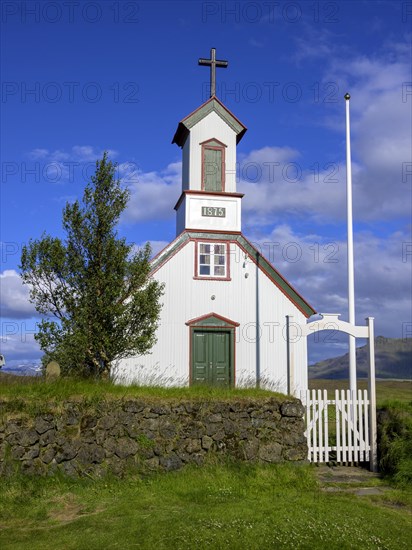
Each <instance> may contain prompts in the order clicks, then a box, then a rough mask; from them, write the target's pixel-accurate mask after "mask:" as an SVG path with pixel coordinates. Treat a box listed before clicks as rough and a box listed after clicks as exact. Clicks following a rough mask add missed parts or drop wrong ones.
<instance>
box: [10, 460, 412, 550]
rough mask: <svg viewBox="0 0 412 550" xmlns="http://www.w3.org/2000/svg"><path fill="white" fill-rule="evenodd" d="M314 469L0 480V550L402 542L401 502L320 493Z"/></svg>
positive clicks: (410, 529) (407, 526) (406, 524)
mask: <svg viewBox="0 0 412 550" xmlns="http://www.w3.org/2000/svg"><path fill="white" fill-rule="evenodd" d="M315 470H316V469H315V468H313V467H310V466H305V467H304V466H300V467H299V466H296V465H287V464H286V465H267V466H263V465H260V466H257V465H251V464H228V465H220V466H207V467H205V468H202V469H199V468H195V467H187V468H185V469H184V470H181V471H179V472H172V473H169V474H163V475H158V476H155V477H150V478H146V479H140V478H137V477H135V478H129V479H127V480H116V479H105V480H91V479H88V480H79V481H70V480H67V479H63V478H54V479H47V478H46V479H33V478H32V479H24V478H14V479H9V480H6V481H5V482H4V483H3V484H2V486H1V488H0V527H1V529H0V546H1V548H2V549H3V550H6V549H13V550H14V549H19V550H25V549H30V550H38V549H48V548H53V549H56V550H59V549H64V550H71V549H73V550H82V549H85V550H86V549H88V550H89V549H91V550H93V549H101V548H107V549H111V548H113V549H114V548H121V549H125V548H127V549H129V548H141V549H148V550H151V549H154V548H155V549H158V550H161V549H173V550H179V549H182V550H183V549H187V550H189V549H194V548H196V549H203V548H213V549H214V548H216V549H230V550H236V549H239V550H244V549H248V550H249V549H251V550H253V549H259V550H260V549H262V548H265V549H266V548H273V549H278V548H286V549H291V548H311V549H312V548H313V549H329V550H333V549H339V550H342V549H345V548H347V549H349V548H354V547H356V548H362V549H363V550H367V549H372V548H373V549H375V548H382V549H383V548H388V549H403V548H409V547H410V540H411V538H412V523H411V515H410V511H408V510H407V509H405V507H403V506H402V507H400V506H399V505H396V506H392V505H391V506H388V502H386V503H385V502H383V501H380V500H377V499H376V497H375V498H374V499H372V498H368V497H356V496H354V495H350V494H339V493H325V492H322V491H321V490H320V488H319V486H318V484H317V481H316V477H315V475H314V473H315Z"/></svg>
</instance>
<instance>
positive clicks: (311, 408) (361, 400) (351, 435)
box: [301, 390, 370, 464]
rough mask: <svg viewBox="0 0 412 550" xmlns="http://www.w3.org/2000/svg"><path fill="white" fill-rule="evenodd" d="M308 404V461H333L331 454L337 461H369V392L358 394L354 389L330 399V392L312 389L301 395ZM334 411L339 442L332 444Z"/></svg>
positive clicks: (342, 391) (359, 392) (337, 440)
mask: <svg viewBox="0 0 412 550" xmlns="http://www.w3.org/2000/svg"><path fill="white" fill-rule="evenodd" d="M301 397H302V401H303V402H304V403H305V404H306V432H305V435H306V438H307V441H308V459H309V460H310V461H311V462H315V463H320V462H329V461H330V459H331V452H333V453H336V462H338V463H341V464H345V463H353V462H355V463H358V462H368V461H369V452H370V437H369V400H368V393H367V391H366V390H363V391H362V390H358V392H357V394H355V392H351V391H350V390H346V391H345V390H340V391H339V390H335V399H333V400H331V399H328V398H327V391H326V390H308V391H307V392H305V393H304V394H302V395H301ZM331 408H332V413H333V412H334V414H335V423H336V441H335V444H334V445H332V444H331V436H330V430H329V414H330V413H331Z"/></svg>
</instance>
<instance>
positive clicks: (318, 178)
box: [0, 0, 412, 364]
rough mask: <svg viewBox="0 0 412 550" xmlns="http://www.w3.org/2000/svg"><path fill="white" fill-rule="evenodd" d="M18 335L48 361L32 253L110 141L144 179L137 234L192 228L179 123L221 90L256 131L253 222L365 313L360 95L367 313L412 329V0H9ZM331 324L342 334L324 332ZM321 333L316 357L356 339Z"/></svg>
mask: <svg viewBox="0 0 412 550" xmlns="http://www.w3.org/2000/svg"><path fill="white" fill-rule="evenodd" d="M1 10H2V13H1V17H2V23H1V25H2V29H1V31H2V33H1V34H2V38H1V40H2V44H1V46H2V48H1V49H2V53H1V76H2V97H1V168H2V181H1V235H0V241H1V266H0V271H1V274H0V277H1V278H0V284H1V332H2V335H1V339H0V346H1V350H2V353H4V354H5V355H6V358H7V360H8V362H9V364H17V363H21V362H24V361H31V360H33V359H38V358H39V357H40V355H41V354H40V351H39V350H38V348H37V345H36V343H35V342H34V340H33V332H34V331H35V326H36V321H37V320H38V317H36V312H35V310H34V309H33V306H32V305H30V303H29V302H28V299H27V288H25V287H23V286H22V285H21V282H20V278H19V274H18V264H19V259H20V251H21V246H22V244H23V243H26V242H27V241H28V240H29V239H30V238H39V237H40V236H41V234H42V232H43V231H46V232H47V233H49V234H52V235H56V236H61V237H63V233H62V229H61V212H62V208H63V206H64V204H65V202H66V201H67V200H69V201H71V200H74V199H75V198H80V197H81V195H82V191H83V188H84V185H85V181H86V179H87V177H88V176H89V175H90V174H91V173H93V170H94V163H95V160H96V159H97V158H99V157H100V156H101V154H102V151H103V150H108V151H110V156H111V158H112V160H114V161H116V162H118V163H119V168H118V173H119V177H121V178H122V181H123V183H124V185H127V186H128V187H129V188H130V191H131V201H130V204H129V207H128V209H127V211H126V212H125V214H124V216H123V218H122V222H121V225H120V227H119V233H120V234H121V235H125V236H126V237H127V239H128V240H129V241H131V242H135V243H136V244H138V245H139V244H141V243H144V242H145V241H147V240H150V241H151V242H152V245H153V249H154V251H155V252H156V251H158V250H159V249H160V248H162V247H163V246H164V245H165V244H166V243H167V242H169V241H171V240H172V239H173V238H174V236H175V218H174V214H175V213H174V210H173V206H174V204H175V202H176V200H177V198H178V196H179V194H180V169H181V165H180V161H181V150H180V149H179V148H178V147H177V146H176V145H172V144H171V140H172V137H173V134H174V132H175V129H176V127H177V124H178V122H179V120H181V119H182V118H183V117H184V116H186V115H187V114H189V113H190V112H191V111H192V110H194V109H195V108H197V107H198V106H199V105H200V104H201V103H202V102H203V101H205V100H206V99H207V97H208V96H207V85H208V79H209V71H208V69H207V68H205V67H199V66H198V65H197V60H198V58H199V57H208V56H209V52H210V48H211V47H212V46H213V47H215V48H216V49H217V57H218V58H219V59H227V60H228V61H229V67H228V68H227V69H224V70H223V69H218V70H217V95H218V97H219V98H220V99H221V100H222V101H223V102H224V103H225V104H226V105H227V107H228V108H229V109H230V110H231V111H232V112H233V113H234V114H235V115H236V116H237V117H238V118H239V119H240V120H241V121H242V122H243V123H244V124H245V125H246V126H247V127H248V132H247V133H246V135H245V137H244V138H243V140H242V141H241V143H240V144H239V147H238V161H239V162H238V189H239V190H240V191H242V192H244V193H245V197H244V199H243V232H244V234H245V235H246V236H247V237H248V238H249V239H250V240H251V241H252V242H254V243H255V245H256V246H258V247H260V249H261V250H262V252H263V253H264V254H265V255H266V256H267V257H268V258H269V259H270V260H271V261H272V263H273V264H274V265H275V267H276V268H277V269H278V270H279V271H280V272H281V273H282V274H283V275H284V276H285V277H286V278H287V279H288V280H290V281H291V282H292V284H293V285H294V286H295V287H296V288H297V289H298V290H299V292H300V293H301V294H302V295H303V296H304V297H305V298H306V299H307V300H308V301H309V302H310V303H311V304H312V305H313V306H314V307H315V309H316V310H317V311H326V312H340V313H341V314H342V318H343V319H347V298H346V296H347V290H346V244H345V239H346V218H345V216H346V203H345V200H346V198H345V197H346V187H345V185H346V184H345V101H344V99H343V95H344V94H345V92H347V91H349V92H350V93H351V96H352V99H351V126H352V160H353V197H354V220H355V225H354V230H355V235H354V239H355V295H356V318H357V323H358V324H361V323H362V324H363V322H364V318H365V317H366V316H369V315H370V316H374V317H375V319H376V321H375V322H376V333H377V334H382V335H384V336H388V337H397V338H401V337H405V336H412V321H411V264H412V244H411V243H412V237H411V204H412V203H411V183H412V174H411V172H412V164H411V150H412V148H411V125H412V75H411V23H412V3H411V2H403V1H402V2H398V1H394V0H391V1H388V2H386V1H374V2H369V1H365V2H362V1H356V2H352V1H345V2H338V1H337V2H333V1H332V2H313V1H298V2H282V1H277V2H247V1H244V2H213V1H211V2H197V1H187V2H185V1H184V2H162V1H159V2H156V1H152V2H146V1H138V2H123V1H119V2H116V1H114V2H112V1H107V2H105V1H100V2H87V1H86V2H70V1H68V2H57V1H55V2H53V1H50V2H42V1H34V2H19V1H4V2H3V3H2V4H1ZM324 334H326V333H324ZM338 340H339V341H338V342H337V343H336V344H334V345H333V346H331V343H330V341H328V340H326V341H325V338H322V337H320V342H319V343H316V344H312V345H311V348H310V360H311V361H315V360H317V359H319V358H321V357H324V356H330V355H336V354H340V353H344V352H345V351H346V342H344V341H341V340H340V339H338Z"/></svg>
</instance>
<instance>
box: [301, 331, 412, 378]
mask: <svg viewBox="0 0 412 550" xmlns="http://www.w3.org/2000/svg"><path fill="white" fill-rule="evenodd" d="M375 366H376V377H377V378H400V379H404V380H411V379H412V338H384V337H383V336H378V337H377V338H375ZM356 372H357V375H358V377H360V378H366V377H367V376H368V350H367V346H366V345H365V346H362V347H360V348H356ZM348 373H349V354H348V353H346V354H345V355H342V356H340V357H334V358H332V359H325V360H324V361H319V363H316V364H315V365H310V366H309V378H326V379H328V378H329V379H342V378H348V376H349V374H348Z"/></svg>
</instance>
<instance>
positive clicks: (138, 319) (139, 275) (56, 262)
mask: <svg viewBox="0 0 412 550" xmlns="http://www.w3.org/2000/svg"><path fill="white" fill-rule="evenodd" d="M128 199H129V192H128V190H125V189H122V188H121V186H120V182H119V181H118V180H116V179H115V165H114V164H112V162H110V161H109V160H108V157H107V153H105V154H104V156H103V158H102V160H100V161H97V162H96V172H95V174H94V176H92V177H91V181H90V182H89V183H88V184H87V186H86V188H85V190H84V195H83V201H82V204H80V203H79V201H76V202H74V203H73V204H69V203H67V204H66V206H65V208H64V210H63V228H64V230H65V233H66V236H67V237H66V240H65V241H62V240H60V239H58V238H54V237H51V236H49V235H46V234H43V235H42V237H41V239H40V240H30V242H29V244H28V245H27V246H24V247H23V251H22V256H21V265H20V269H21V274H22V279H23V282H24V283H25V284H29V285H30V301H31V302H32V303H34V304H35V307H36V309H37V311H38V312H39V313H41V314H43V315H44V316H45V317H44V318H43V320H42V321H41V323H40V324H39V331H38V333H37V334H36V336H35V338H36V340H37V341H38V342H39V343H40V347H41V349H42V350H43V351H44V352H45V355H44V357H43V364H47V362H49V361H50V360H52V359H53V360H56V361H58V363H59V364H60V366H61V368H62V371H63V373H66V374H69V373H72V374H74V373H75V374H76V375H79V374H80V375H82V376H97V377H100V376H108V375H109V373H110V367H111V365H112V362H113V361H114V360H116V359H119V358H123V357H130V356H132V355H141V354H144V353H147V352H148V351H149V350H150V348H151V347H152V346H153V344H154V343H155V341H156V338H155V331H156V328H157V325H158V318H159V313H160V308H161V305H160V303H159V299H160V297H161V295H162V293H163V287H162V285H160V284H159V283H158V282H157V281H154V280H153V279H151V278H150V277H149V273H150V263H149V258H150V253H151V249H150V245H149V244H146V246H145V247H144V248H143V249H141V250H139V251H137V252H136V251H135V250H134V248H133V245H130V244H127V243H126V240H125V239H124V238H118V236H117V231H116V229H115V228H116V225H117V223H118V221H119V217H120V215H121V213H122V212H123V211H124V209H125V208H126V206H127V202H128Z"/></svg>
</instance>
